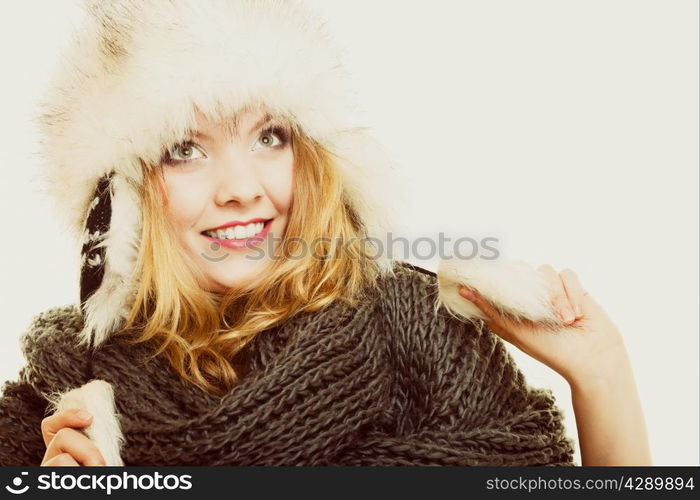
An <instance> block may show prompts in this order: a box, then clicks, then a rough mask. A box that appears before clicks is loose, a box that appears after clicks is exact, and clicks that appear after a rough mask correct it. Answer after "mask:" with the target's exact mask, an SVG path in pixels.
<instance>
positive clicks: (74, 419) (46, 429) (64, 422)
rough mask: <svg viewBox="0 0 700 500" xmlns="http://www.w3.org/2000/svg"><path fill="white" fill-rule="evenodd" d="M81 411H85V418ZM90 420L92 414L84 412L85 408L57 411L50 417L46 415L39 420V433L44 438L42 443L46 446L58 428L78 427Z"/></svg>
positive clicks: (87, 423)
mask: <svg viewBox="0 0 700 500" xmlns="http://www.w3.org/2000/svg"><path fill="white" fill-rule="evenodd" d="M81 412H84V413H85V415H86V416H87V419H85V418H83V414H82V413H81ZM91 421H92V415H90V414H89V413H88V412H85V410H79V409H78V408H71V409H69V410H64V411H59V412H56V413H54V414H53V415H51V416H50V417H46V418H45V419H44V420H42V421H41V435H42V436H43V438H44V445H45V446H48V445H49V443H50V442H51V440H52V439H53V438H54V436H55V435H56V433H57V432H58V431H59V430H60V429H63V428H64V427H74V428H77V429H80V428H82V427H86V426H88V425H89V424H90V422H91Z"/></svg>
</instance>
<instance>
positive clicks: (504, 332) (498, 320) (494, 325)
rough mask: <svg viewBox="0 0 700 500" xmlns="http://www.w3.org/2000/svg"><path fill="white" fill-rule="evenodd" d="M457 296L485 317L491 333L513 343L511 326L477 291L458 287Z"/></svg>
mask: <svg viewBox="0 0 700 500" xmlns="http://www.w3.org/2000/svg"><path fill="white" fill-rule="evenodd" d="M459 294H460V295H461V296H462V297H464V298H465V299H467V300H468V301H470V302H472V303H473V304H474V305H475V306H476V307H478V308H479V310H481V311H482V312H483V313H484V314H485V315H486V316H487V318H488V322H487V323H488V326H489V328H490V329H491V330H492V331H493V332H495V333H497V334H498V335H499V336H500V337H502V338H503V339H505V340H507V341H508V342H511V343H515V339H514V338H513V335H512V334H511V333H510V332H511V328H512V326H513V325H512V324H511V323H510V322H509V321H508V320H507V319H506V318H504V317H503V315H502V314H501V313H500V312H499V311H498V310H497V309H496V308H495V307H494V306H493V305H492V304H491V302H489V301H488V300H486V299H485V298H484V296H483V295H481V294H480V293H479V292H478V291H477V290H475V289H473V288H468V287H466V286H464V285H462V286H460V288H459Z"/></svg>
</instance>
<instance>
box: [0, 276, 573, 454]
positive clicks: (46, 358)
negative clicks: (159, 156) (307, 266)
mask: <svg viewBox="0 0 700 500" xmlns="http://www.w3.org/2000/svg"><path fill="white" fill-rule="evenodd" d="M395 269H396V272H395V275H394V276H387V277H383V278H382V280H381V282H380V286H379V288H378V290H374V291H372V292H371V293H369V294H368V295H367V297H366V300H363V301H362V302H361V304H360V306H359V307H357V308H351V307H350V306H348V305H347V304H345V303H342V302H340V301H336V302H335V303H333V304H331V305H329V306H327V307H326V308H324V309H322V310H320V311H317V312H313V313H308V312H306V313H300V314H298V315H296V316H294V317H293V318H292V319H290V320H288V321H287V322H285V323H283V324H280V325H278V326H276V327H274V328H271V329H268V330H266V331H264V332H261V333H260V334H258V335H257V336H256V338H255V339H254V340H253V341H252V342H251V343H249V344H248V346H247V347H246V349H245V351H242V353H240V354H241V355H242V356H244V357H245V358H246V360H247V366H248V369H247V371H246V373H245V374H244V376H243V377H242V379H241V380H240V382H239V383H238V385H237V386H236V387H234V388H233V389H232V390H231V391H230V392H228V393H227V394H225V395H224V396H213V395H211V394H207V393H204V392H203V391H201V390H200V389H199V388H196V387H194V386H192V385H191V384H187V383H185V382H184V381H182V379H181V378H180V377H179V376H178V375H177V374H176V372H175V371H174V370H173V369H172V368H171V367H170V365H169V363H168V362H167V360H165V359H164V358H161V357H156V358H154V359H150V360H147V359H146V357H147V355H148V354H150V352H152V351H151V350H152V349H153V347H154V346H152V345H149V344H148V343H144V344H138V345H136V346H127V345H126V344H125V343H124V342H123V341H120V340H119V338H118V337H114V338H112V339H110V340H109V341H108V342H107V343H105V344H104V345H102V346H101V347H100V348H99V349H98V350H97V351H95V352H94V353H93V354H92V355H90V353H89V352H87V351H86V350H82V348H79V347H76V342H75V339H76V336H77V334H78V333H79V332H80V330H81V328H82V326H83V324H82V316H81V313H80V309H79V307H78V306H68V307H60V308H54V309H51V310H49V311H47V312H45V313H43V314H41V315H39V316H38V317H37V318H36V319H35V320H34V322H33V324H32V325H31V327H30V329H29V331H28V332H27V333H26V334H25V335H24V336H23V349H24V353H25V356H26V358H27V360H28V364H27V365H26V366H25V367H24V368H23V369H22V371H21V373H20V377H19V379H18V380H17V381H13V382H7V383H6V384H5V385H4V387H3V389H4V391H3V396H2V398H1V399H0V465H38V464H39V463H40V461H41V458H42V456H43V453H44V451H45V447H44V444H43V441H42V439H41V433H40V421H41V418H43V417H44V411H45V410H46V398H45V397H46V396H47V395H50V394H51V393H52V392H54V391H65V390H67V389H69V388H73V387H78V386H80V385H82V384H84V383H86V382H87V381H89V380H90V379H92V378H99V379H103V380H106V381H107V382H110V383H111V384H112V385H113V388H114V392H115V403H116V408H117V412H118V414H119V418H120V422H121V427H122V432H123V434H124V438H125V443H124V446H123V448H122V458H123V460H124V462H125V464H126V465H151V466H168V465H170V466H174V465H385V466H389V465H574V464H573V446H572V444H573V443H572V442H571V440H570V439H568V438H567V437H566V436H565V432H564V426H563V421H562V414H561V412H560V410H559V409H558V408H557V407H556V406H555V401H554V397H553V395H552V393H551V391H550V390H542V389H536V388H532V387H530V386H528V385H527V384H526V382H525V379H524V377H523V375H522V373H521V372H520V371H519V370H518V368H517V366H516V365H515V364H514V362H513V359H512V358H511V356H510V354H509V353H508V352H507V351H506V349H505V347H504V345H503V342H502V341H501V340H500V338H498V337H497V336H496V335H495V334H493V333H492V332H491V331H489V330H488V328H486V327H485V326H484V325H483V324H482V325H481V326H480V327H479V326H478V325H476V326H475V325H473V324H472V323H469V322H461V321H459V320H458V319H457V318H454V317H452V316H449V315H447V314H445V313H444V312H443V311H441V310H438V311H436V310H435V307H434V300H433V298H434V294H435V293H436V286H437V285H436V278H435V275H434V274H433V273H430V272H427V271H423V270H420V269H419V268H414V267H413V266H410V265H407V264H401V265H397V266H396V268H395Z"/></svg>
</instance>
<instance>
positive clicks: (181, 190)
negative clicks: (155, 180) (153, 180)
mask: <svg viewBox="0 0 700 500" xmlns="http://www.w3.org/2000/svg"><path fill="white" fill-rule="evenodd" d="M165 190H166V193H167V196H168V204H167V207H166V213H167V214H168V217H169V218H170V220H171V221H172V222H174V223H175V225H176V226H178V227H182V228H189V227H192V226H193V225H194V224H195V223H196V222H197V221H198V219H199V216H200V214H201V213H202V210H203V209H204V206H205V204H206V197H207V192H206V189H205V187H204V186H202V185H200V183H197V182H194V180H193V179H192V178H190V177H187V176H178V175H170V176H166V178H165Z"/></svg>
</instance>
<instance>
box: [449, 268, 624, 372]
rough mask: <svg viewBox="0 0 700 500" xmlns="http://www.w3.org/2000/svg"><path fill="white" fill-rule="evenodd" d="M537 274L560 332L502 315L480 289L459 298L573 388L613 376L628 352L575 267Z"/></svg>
mask: <svg viewBox="0 0 700 500" xmlns="http://www.w3.org/2000/svg"><path fill="white" fill-rule="evenodd" d="M537 270H538V271H539V272H540V273H541V274H542V275H543V276H544V277H545V279H546V281H547V283H548V284H549V291H550V299H551V302H552V305H553V306H554V308H555V310H557V312H558V313H559V315H560V317H561V322H562V324H561V329H559V330H556V329H555V330H554V331H552V329H551V328H550V329H546V328H542V327H540V326H538V325H536V324H534V323H531V322H518V321H513V320H511V319H509V318H505V317H504V316H502V315H500V314H499V313H498V312H497V311H496V309H495V308H494V307H493V305H492V304H490V303H489V302H488V301H487V300H486V299H484V297H482V296H481V295H480V294H479V292H478V291H476V290H470V289H468V288H466V287H464V286H462V287H460V295H462V296H463V297H464V298H466V299H468V300H470V301H471V302H473V303H474V304H475V305H476V306H477V307H478V308H479V309H480V310H481V311H483V313H484V314H485V315H486V316H487V317H488V320H487V321H486V324H487V325H488V327H489V328H490V329H491V330H492V331H493V332H494V333H496V334H497V335H499V336H500V337H501V338H503V339H504V340H506V341H508V342H510V343H511V344H513V345H515V346H516V347H517V348H518V349H520V350H521V351H523V352H525V353H526V354H528V355H529V356H532V357H533V358H535V359H537V360H538V361H540V362H542V363H544V364H545V365H547V366H549V367H550V368H552V369H553V370H554V371H556V372H557V373H559V374H560V375H562V376H563V377H564V378H565V379H566V380H567V381H568V382H569V383H570V384H577V383H581V382H584V381H590V380H591V379H592V378H593V379H597V380H600V379H605V378H607V377H613V376H614V374H615V372H616V370H617V369H618V367H619V366H620V364H621V361H623V360H626V358H627V353H626V350H625V346H624V343H623V340H622V336H621V335H620V332H619V331H618V329H617V327H616V326H615V325H614V324H613V322H612V321H611V320H610V318H609V317H608V315H607V314H606V313H605V311H604V310H603V309H602V308H601V307H600V305H598V303H597V302H596V301H595V300H594V299H593V297H591V295H590V294H589V293H588V292H586V290H584V289H583V287H582V286H581V283H580V282H579V279H578V276H577V275H576V273H575V272H574V271H572V270H571V269H565V270H564V271H562V272H561V273H560V274H557V272H556V271H555V270H554V268H552V266H550V265H543V266H540V267H539V268H537Z"/></svg>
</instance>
